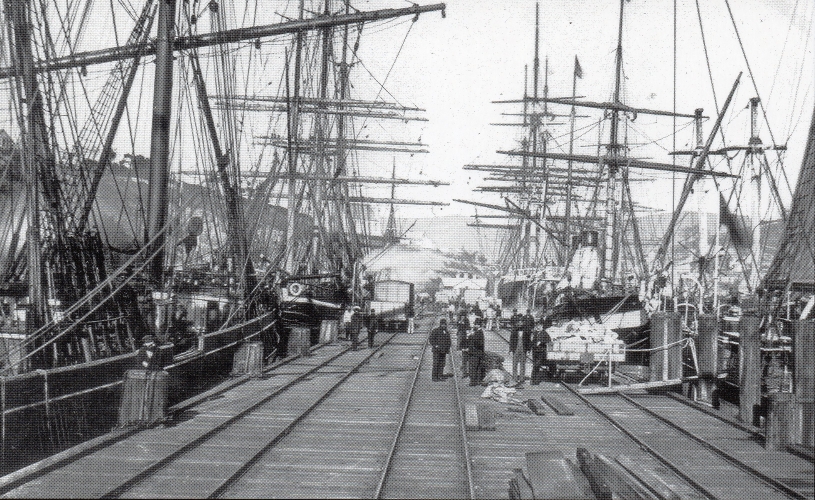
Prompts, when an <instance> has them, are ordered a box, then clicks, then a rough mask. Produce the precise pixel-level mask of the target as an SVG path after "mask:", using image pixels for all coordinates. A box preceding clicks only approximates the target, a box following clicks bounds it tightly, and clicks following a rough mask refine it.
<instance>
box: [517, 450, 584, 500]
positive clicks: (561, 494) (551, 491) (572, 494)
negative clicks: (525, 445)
mask: <svg viewBox="0 0 815 500" xmlns="http://www.w3.org/2000/svg"><path fill="white" fill-rule="evenodd" d="M575 469H577V470H575ZM526 470H527V472H528V473H529V482H530V483H531V484H532V491H533V492H534V495H535V498H561V499H564V500H566V499H570V500H571V499H593V498H594V495H593V494H592V493H591V485H590V484H589V482H588V480H587V479H586V477H585V476H583V473H582V472H580V469H579V468H575V467H574V466H573V464H572V463H571V462H569V461H568V460H567V459H566V457H564V456H563V453H562V452H560V451H554V450H549V451H537V452H530V453H527V454H526Z"/></svg>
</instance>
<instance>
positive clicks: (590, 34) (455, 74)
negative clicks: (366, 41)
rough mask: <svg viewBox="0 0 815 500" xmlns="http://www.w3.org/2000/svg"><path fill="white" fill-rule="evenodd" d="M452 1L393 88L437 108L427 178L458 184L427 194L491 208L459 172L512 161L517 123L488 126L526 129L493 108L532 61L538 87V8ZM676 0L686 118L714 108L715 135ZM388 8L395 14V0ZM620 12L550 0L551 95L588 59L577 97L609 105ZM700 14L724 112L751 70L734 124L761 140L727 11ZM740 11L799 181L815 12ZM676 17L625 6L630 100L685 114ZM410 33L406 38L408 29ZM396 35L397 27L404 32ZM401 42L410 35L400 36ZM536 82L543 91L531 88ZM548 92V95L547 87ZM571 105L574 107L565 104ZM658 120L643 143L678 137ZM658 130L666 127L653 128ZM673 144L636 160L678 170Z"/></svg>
mask: <svg viewBox="0 0 815 500" xmlns="http://www.w3.org/2000/svg"><path fill="white" fill-rule="evenodd" d="M356 4H357V5H358V6H359V8H361V9H363V10H367V9H366V6H367V5H368V4H370V5H371V6H373V5H379V4H381V2H375V1H373V0H372V1H370V2H364V1H363V2H357V3H356ZM446 4H447V8H446V17H445V18H442V17H441V16H440V15H439V14H437V13H430V14H424V15H423V16H422V17H421V19H420V20H419V22H418V23H416V24H415V26H413V27H411V28H410V30H411V31H410V34H409V36H408V39H407V43H405V45H404V47H403V49H402V51H401V53H400V54H399V58H398V59H397V62H396V64H395V66H394V70H393V72H392V74H391V76H390V78H389V80H388V84H387V87H388V88H389V89H390V90H391V92H393V94H394V95H396V96H398V97H399V98H400V99H404V100H406V101H409V102H412V103H416V104H417V105H420V106H422V107H424V108H426V109H427V117H428V118H429V122H428V123H427V124H426V126H425V127H424V130H423V131H422V137H423V139H424V141H425V142H427V143H428V144H429V149H430V153H429V154H427V155H425V156H424V157H423V160H424V162H425V163H426V166H425V167H424V168H422V169H421V170H422V174H423V175H428V176H432V177H435V178H437V179H440V180H445V181H450V182H451V183H452V185H451V186H449V187H439V188H436V189H435V190H433V191H431V192H427V195H428V196H431V195H432V196H433V197H438V199H442V200H445V201H450V200H452V199H454V198H464V199H470V200H475V199H485V197H484V195H483V194H482V195H481V197H478V196H476V195H475V194H473V193H471V192H470V190H471V189H472V188H473V187H475V186H477V185H479V184H482V183H481V182H480V181H479V179H478V177H477V176H476V175H474V174H476V173H475V172H468V171H464V170H462V168H461V167H462V166H463V165H465V164H468V163H498V164H509V163H511V162H512V159H509V158H507V157H506V156H505V155H498V154H496V153H495V151H496V150H498V149H517V148H518V147H519V146H518V139H519V135H518V134H519V131H518V130H519V129H518V128H517V127H499V126H491V125H490V123H495V122H509V121H513V120H517V117H507V116H501V113H502V112H519V111H520V107H519V106H518V105H515V106H512V105H500V104H492V101H495V100H502V99H517V98H519V97H521V96H522V95H523V92H524V66H525V65H528V66H529V74H530V76H529V79H530V80H531V72H532V60H533V53H534V25H535V4H536V2H535V1H532V0H512V1H501V2H495V1H489V0H450V1H448V2H446ZM676 4H677V5H676V11H677V17H676V18H677V21H676V30H677V43H676V80H677V83H676V110H677V111H679V112H686V113H693V110H694V109H695V108H697V107H702V108H704V110H705V116H708V117H710V119H709V120H708V121H707V122H706V124H705V128H704V135H705V137H707V134H708V133H709V131H710V129H711V127H712V123H713V121H714V119H715V117H716V106H715V103H714V99H713V91H712V90H711V77H710V76H709V74H708V64H706V62H705V54H704V46H703V44H702V37H701V34H700V33H701V32H700V27H699V20H698V16H697V10H696V8H697V7H696V2H694V1H690V0H677V2H676ZM390 5H392V6H393V5H394V4H393V2H391V3H390ZM399 5H400V4H398V3H397V5H396V6H399ZM619 5H620V4H619V2H617V1H614V0H585V1H580V2H576V1H572V0H543V1H541V2H540V9H541V11H540V60H541V62H540V64H541V87H542V86H543V82H542V80H543V66H544V60H545V58H547V57H548V59H549V82H548V84H549V92H550V94H549V95H552V96H568V95H570V94H571V84H572V74H573V73H572V72H573V68H574V58H575V56H577V57H578V58H579V60H580V65H581V67H582V69H583V73H584V77H583V78H582V79H580V80H578V82H577V94H578V95H581V96H585V97H586V99H587V100H594V101H606V100H609V99H610V98H611V96H612V91H613V81H614V79H613V76H614V54H615V48H616V40H617V29H618V21H619ZM699 5H700V8H701V14H702V26H703V28H704V34H705V41H706V44H707V51H708V54H709V57H710V63H709V67H710V70H711V74H712V79H713V82H714V85H715V87H714V88H715V93H716V98H717V99H718V104H719V105H721V104H722V103H723V101H724V99H725V97H726V95H727V93H728V92H729V90H730V87H731V86H732V85H733V82H734V81H735V79H736V76H737V75H738V73H739V72H740V71H743V72H744V75H743V77H742V79H741V84H740V86H739V88H738V90H737V92H736V94H735V97H734V99H733V103H732V105H731V108H730V111H731V113H729V114H728V115H727V116H726V118H725V126H724V130H725V133H726V135H727V138H728V141H729V142H735V143H739V144H744V143H746V141H747V139H748V137H749V121H748V118H749V115H748V113H747V110H746V109H744V108H745V106H746V105H747V103H748V100H749V98H750V97H753V96H755V95H756V90H755V88H754V84H753V81H752V80H751V78H750V75H749V73H748V67H747V64H746V63H745V60H744V57H743V56H742V53H741V49H740V47H739V43H738V40H737V38H736V35H735V30H734V27H733V24H732V22H731V19H730V16H729V14H728V10H727V4H726V2H725V1H724V0H710V1H703V2H699ZM730 7H731V9H732V13H733V16H734V18H735V19H736V26H737V27H738V30H739V34H740V36H741V39H742V42H743V44H744V51H745V53H746V54H747V60H748V62H749V65H750V69H752V73H753V75H754V76H755V86H756V88H757V89H758V95H760V96H761V98H762V100H763V103H764V104H765V106H766V110H767V116H768V119H769V123H770V130H771V131H772V135H773V136H774V137H775V141H776V142H777V143H779V144H788V146H789V150H788V151H787V153H786V160H785V165H786V169H787V173H788V175H789V179H790V182H791V183H794V182H795V179H796V177H795V174H796V173H797V170H798V168H799V164H800V158H801V154H802V148H803V137H804V135H805V134H806V131H807V128H808V125H809V120H810V119H811V116H812V109H813V94H814V93H815V90H814V89H815V87H814V84H813V81H815V62H813V61H814V60H815V57H814V56H813V49H814V48H815V47H814V46H815V41H813V40H815V33H813V5H812V3H811V2H807V1H795V0H775V1H763V0H739V1H733V0H731V1H730ZM673 10H674V1H673V0H649V1H645V0H633V1H630V2H628V1H627V2H626V3H625V17H624V35H623V61H624V63H623V71H624V74H625V80H624V100H625V102H626V103H628V104H629V105H632V106H639V107H647V108H656V109H664V110H671V109H672V108H673V96H674V92H673V88H674V85H673V51H674V44H673V31H674V15H673ZM401 29H402V30H403V31H406V30H407V28H405V27H402V28H401ZM391 31H398V28H394V29H393V30H391ZM391 35H392V36H393V37H395V38H397V39H398V38H399V35H398V34H393V33H391ZM363 54H364V52H363ZM363 57H364V56H363ZM383 59H387V57H383ZM529 85H530V88H529V93H530V94H531V93H532V90H531V83H530V84H529ZM540 92H541V94H542V89H541V91H540ZM561 109H562V110H564V112H568V109H567V108H561ZM587 114H591V115H592V116H593V117H594V119H596V117H597V114H596V113H587ZM660 120H661V122H658V121H657V120H654V119H652V118H650V117H645V116H642V115H641V116H640V117H638V119H637V121H636V122H635V123H634V126H636V128H637V129H638V130H640V131H641V132H642V134H644V135H642V136H640V137H639V141H641V142H647V141H646V140H645V138H646V137H650V138H651V139H655V138H659V137H663V135H665V136H667V135H670V130H671V127H672V125H671V123H670V119H668V120H667V122H666V120H665V119H664V118H662V119H660ZM561 121H562V122H563V123H564V125H560V126H558V127H553V128H552V130H551V131H552V134H553V135H554V136H556V137H559V141H560V145H561V146H563V145H565V144H566V142H567V141H566V138H567V134H568V124H567V123H566V122H565V120H561ZM683 125H687V120H684V121H680V122H679V123H678V127H682V126H683ZM578 127H580V125H578ZM651 127H653V128H654V129H655V130H658V131H659V132H654V133H649V130H651ZM662 132H665V134H662ZM760 136H761V137H762V139H763V141H764V142H765V143H770V142H771V140H770V133H769V131H768V127H767V125H766V124H764V123H762V124H761V131H760ZM606 138H607V136H606ZM606 140H607V139H606ZM691 140H692V134H691V133H690V129H689V128H687V127H685V132H684V135H680V136H679V141H680V142H678V143H677V147H679V148H681V147H682V146H687V145H688V142H689V141H691ZM597 141H598V137H597V135H596V132H595V133H594V134H593V136H592V137H584V138H583V139H582V142H581V143H580V144H579V146H576V152H580V153H590V152H591V153H593V152H595V151H596V149H595V148H596V144H597ZM672 146H673V145H672V144H671V142H670V140H668V141H667V142H666V141H663V142H662V147H661V148H657V151H656V153H654V152H652V151H647V150H645V148H643V149H642V150H637V149H636V148H635V149H633V150H632V152H631V154H632V155H633V156H638V157H648V158H653V159H654V160H656V161H664V162H668V163H670V158H669V157H668V156H666V155H665V154H664V153H665V152H667V151H668V150H670V149H671V148H672ZM516 162H517V160H516ZM516 164H517V163H516ZM415 173H416V172H414V174H415ZM664 177H665V176H662V178H664ZM405 189H407V188H405ZM649 190H650V191H651V192H650V193H648V195H649V196H646V197H645V199H644V200H643V202H644V203H646V204H650V205H651V206H657V207H659V208H663V209H670V206H669V205H670V203H669V202H670V200H671V197H672V187H671V186H670V182H669V183H667V187H661V188H660V187H657V186H656V185H655V186H654V187H652V188H649ZM422 194H424V193H422ZM493 200H497V198H493ZM666 200H667V205H668V206H666ZM399 211H400V213H401V214H402V215H403V216H411V215H414V216H416V217H419V216H423V215H448V214H449V215H452V214H472V213H473V211H474V210H473V207H472V206H469V205H464V204H460V203H451V205H450V206H448V207H444V208H433V209H428V208H421V209H417V208H413V207H400V208H399ZM482 213H483V211H482Z"/></svg>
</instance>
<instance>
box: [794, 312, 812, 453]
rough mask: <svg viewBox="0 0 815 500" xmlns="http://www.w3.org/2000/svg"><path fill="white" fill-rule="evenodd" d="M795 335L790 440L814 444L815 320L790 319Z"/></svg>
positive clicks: (806, 444)
mask: <svg viewBox="0 0 815 500" xmlns="http://www.w3.org/2000/svg"><path fill="white" fill-rule="evenodd" d="M793 334H794V336H795V410H794V411H795V424H796V425H795V426H794V429H793V432H794V434H793V442H794V443H796V444H802V445H805V446H809V447H812V446H813V445H815V439H813V434H815V366H813V365H814V364H815V363H813V357H815V356H814V355H813V354H815V320H811V319H810V320H799V321H795V322H794V323H793Z"/></svg>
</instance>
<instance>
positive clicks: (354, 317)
mask: <svg viewBox="0 0 815 500" xmlns="http://www.w3.org/2000/svg"><path fill="white" fill-rule="evenodd" d="M349 329H350V331H349V332H348V335H349V336H350V337H351V348H352V349H353V350H355V351H356V350H357V349H358V348H359V331H360V329H362V314H361V313H360V310H359V307H358V306H354V309H353V314H351V322H350V323H349Z"/></svg>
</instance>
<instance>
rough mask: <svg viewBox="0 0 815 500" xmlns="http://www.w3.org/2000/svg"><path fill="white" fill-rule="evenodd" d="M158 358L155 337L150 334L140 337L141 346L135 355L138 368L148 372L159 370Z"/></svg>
mask: <svg viewBox="0 0 815 500" xmlns="http://www.w3.org/2000/svg"><path fill="white" fill-rule="evenodd" d="M158 358H159V356H158V345H157V344H156V338H155V337H153V336H152V335H145V336H144V337H142V346H141V348H140V349H139V353H138V357H137V359H138V361H139V368H141V369H143V370H147V371H149V372H152V371H156V370H160V369H161V366H159V365H160V363H159V359H158Z"/></svg>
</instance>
